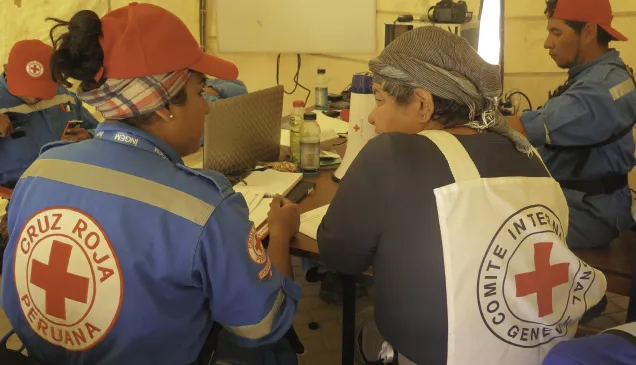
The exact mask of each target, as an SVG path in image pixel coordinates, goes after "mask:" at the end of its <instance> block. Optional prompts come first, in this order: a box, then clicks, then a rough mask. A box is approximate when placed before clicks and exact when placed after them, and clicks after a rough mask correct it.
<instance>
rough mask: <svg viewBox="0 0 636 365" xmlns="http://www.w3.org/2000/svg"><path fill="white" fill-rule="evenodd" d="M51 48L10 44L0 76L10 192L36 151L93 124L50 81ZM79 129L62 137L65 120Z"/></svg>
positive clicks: (3, 175) (4, 176) (1, 148)
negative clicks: (6, 61) (73, 121)
mask: <svg viewBox="0 0 636 365" xmlns="http://www.w3.org/2000/svg"><path fill="white" fill-rule="evenodd" d="M52 54H53V48H52V47H51V46H49V45H47V44H44V43H43V42H41V41H37V40H25V41H21V42H18V43H16V44H15V45H14V46H13V48H12V49H11V52H10V53H9V61H8V63H7V64H6V65H5V66H4V70H5V72H4V73H3V74H2V75H0V186H4V187H7V188H11V189H13V187H14V186H15V184H16V183H17V181H18V179H19V178H20V176H21V175H22V173H24V171H25V170H26V169H27V168H28V167H29V166H30V165H31V164H32V163H33V161H35V159H36V158H37V157H38V154H39V153H40V148H42V146H44V145H45V144H47V143H50V142H53V141H59V140H61V139H65V140H74V141H79V140H83V139H88V138H91V133H92V130H93V129H94V128H95V127H97V120H95V118H93V116H92V115H91V114H90V113H89V112H88V111H87V110H86V109H84V108H83V107H82V103H81V102H80V101H79V99H78V98H77V97H76V96H75V95H74V94H72V93H71V92H69V91H67V90H66V89H64V88H62V87H58V86H57V84H56V83H55V82H53V79H52V78H51V70H50V67H49V60H50V58H51V55H52ZM72 120H77V121H81V127H76V128H71V129H68V130H67V131H66V134H65V133H64V131H65V129H66V126H67V124H68V122H69V121H72ZM0 209H1V211H0V270H1V269H2V256H3V254H4V248H5V246H6V240H7V237H6V232H7V230H6V225H7V222H6V216H5V212H4V208H0Z"/></svg>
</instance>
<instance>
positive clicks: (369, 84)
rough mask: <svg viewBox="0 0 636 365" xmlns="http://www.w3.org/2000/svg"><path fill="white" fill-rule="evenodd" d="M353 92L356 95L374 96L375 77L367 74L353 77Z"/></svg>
mask: <svg viewBox="0 0 636 365" xmlns="http://www.w3.org/2000/svg"><path fill="white" fill-rule="evenodd" d="M351 92H352V93H354V94H373V76H371V75H365V74H355V75H353V80H352V81H351Z"/></svg>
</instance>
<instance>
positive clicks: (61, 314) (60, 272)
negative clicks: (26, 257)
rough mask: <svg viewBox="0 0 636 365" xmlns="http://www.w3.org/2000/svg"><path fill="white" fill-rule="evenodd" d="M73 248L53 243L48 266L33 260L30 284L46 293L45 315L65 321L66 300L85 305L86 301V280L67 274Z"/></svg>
mask: <svg viewBox="0 0 636 365" xmlns="http://www.w3.org/2000/svg"><path fill="white" fill-rule="evenodd" d="M72 250H73V247H72V246H70V245H67V244H65V243H62V242H59V241H53V244H52V245H51V254H50V255H49V264H48V265H47V264H44V263H42V262H40V261H38V260H33V266H32V268H31V284H33V285H35V286H37V287H40V288H42V289H44V291H45V292H46V313H47V314H48V315H51V316H53V317H56V318H60V319H66V304H65V300H66V299H71V300H74V301H76V302H80V303H86V302H87V301H88V283H89V282H88V278H86V277H83V276H79V275H75V274H71V273H69V272H68V264H69V261H70V259H71V251H72Z"/></svg>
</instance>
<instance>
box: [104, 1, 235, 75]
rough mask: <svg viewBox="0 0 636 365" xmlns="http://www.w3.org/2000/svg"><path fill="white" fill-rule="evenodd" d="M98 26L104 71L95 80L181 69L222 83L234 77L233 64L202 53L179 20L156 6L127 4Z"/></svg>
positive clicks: (112, 12)
mask: <svg viewBox="0 0 636 365" xmlns="http://www.w3.org/2000/svg"><path fill="white" fill-rule="evenodd" d="M101 22H102V34H103V37H101V38H100V44H101V46H102V49H103V50H104V67H103V70H101V71H100V73H98V75H96V79H99V78H100V77H101V76H104V77H107V78H112V79H130V78H137V77H143V76H151V75H157V74H162V73H167V72H173V71H179V70H184V69H190V70H194V71H198V72H201V73H203V74H207V75H210V76H214V77H217V78H220V79H224V80H235V79H236V78H237V77H238V69H237V68H236V66H235V65H234V64H233V63H231V62H228V61H224V60H222V59H220V58H218V57H214V56H212V55H209V54H207V53H205V52H203V51H202V50H201V48H200V46H199V43H198V42H197V40H196V39H195V38H194V37H193V36H192V34H191V33H190V30H189V29H188V27H187V26H186V25H185V24H184V23H183V22H182V21H181V19H179V18H178V17H177V16H176V15H174V14H172V13H170V12H169V11H167V10H165V9H163V8H161V7H159V6H156V5H152V4H138V3H131V4H130V5H129V6H125V7H123V8H120V9H116V10H113V11H111V12H110V13H108V14H106V15H104V16H103V17H102V18H101Z"/></svg>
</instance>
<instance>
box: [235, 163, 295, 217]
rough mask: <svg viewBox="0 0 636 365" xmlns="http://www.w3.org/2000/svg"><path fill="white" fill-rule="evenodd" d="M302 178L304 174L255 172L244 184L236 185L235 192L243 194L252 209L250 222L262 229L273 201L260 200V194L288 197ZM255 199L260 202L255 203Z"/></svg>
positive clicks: (269, 171)
mask: <svg viewBox="0 0 636 365" xmlns="http://www.w3.org/2000/svg"><path fill="white" fill-rule="evenodd" d="M302 178H303V174H301V173H296V172H280V171H276V170H271V169H269V170H265V171H254V172H252V173H251V174H250V175H249V176H248V177H246V178H245V180H244V183H243V182H241V183H238V184H236V185H234V191H236V192H237V193H241V194H243V196H244V197H245V201H246V202H248V207H249V208H250V220H251V221H252V222H253V223H254V226H255V227H260V226H261V225H262V224H263V223H265V221H266V220H267V214H268V213H269V204H270V203H271V202H272V200H273V199H271V198H263V197H261V198H260V199H259V198H258V196H257V195H258V193H260V194H263V195H264V194H271V195H276V194H279V195H282V196H286V195H287V193H289V192H290V191H291V190H292V189H293V188H294V186H296V184H298V182H299V181H300V180H302ZM248 199H249V200H248ZM255 199H257V200H258V202H255V201H254V200H255ZM250 202H251V204H252V206H251V207H250V205H249V203H250Z"/></svg>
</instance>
